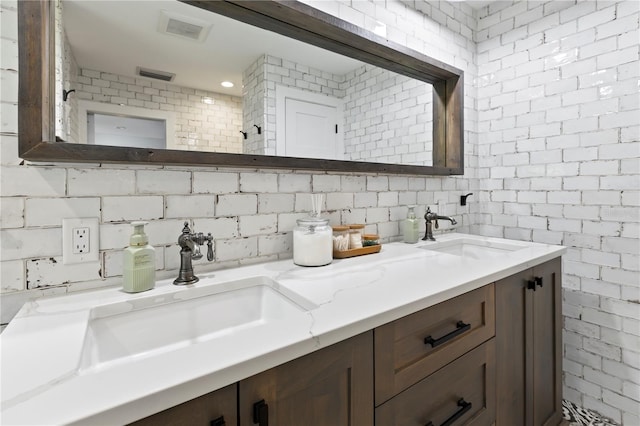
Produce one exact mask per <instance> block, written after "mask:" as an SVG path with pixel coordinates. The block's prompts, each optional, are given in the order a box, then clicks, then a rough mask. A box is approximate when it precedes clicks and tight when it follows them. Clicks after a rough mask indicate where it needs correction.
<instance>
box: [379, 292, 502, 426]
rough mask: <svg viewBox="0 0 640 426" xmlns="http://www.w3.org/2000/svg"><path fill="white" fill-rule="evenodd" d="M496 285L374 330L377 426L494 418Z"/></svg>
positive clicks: (474, 421) (477, 422)
mask: <svg viewBox="0 0 640 426" xmlns="http://www.w3.org/2000/svg"><path fill="white" fill-rule="evenodd" d="M494 302H495V299H494V286H493V284H489V285H486V286H484V287H481V288H479V289H477V290H473V291H470V292H468V293H465V294H462V295H460V296H458V297H455V298H453V299H450V300H447V301H446V302H442V303H439V304H437V305H435V306H432V307H430V308H427V309H424V310H422V311H419V312H416V313H415V314H412V315H409V316H406V317H404V318H400V319H398V320H396V321H393V322H391V323H389V324H385V325H383V326H381V327H378V328H376V329H375V331H374V353H375V357H374V359H375V396H376V397H375V402H376V409H375V417H376V422H375V425H376V426H388V425H396V426H418V425H420V426H425V425H432V426H440V425H443V424H445V425H453V424H456V425H458V424H460V425H462V424H475V425H490V424H492V423H493V422H494V420H495V402H496V400H495V342H494V339H493V337H494V335H495V317H494V313H495V306H494Z"/></svg>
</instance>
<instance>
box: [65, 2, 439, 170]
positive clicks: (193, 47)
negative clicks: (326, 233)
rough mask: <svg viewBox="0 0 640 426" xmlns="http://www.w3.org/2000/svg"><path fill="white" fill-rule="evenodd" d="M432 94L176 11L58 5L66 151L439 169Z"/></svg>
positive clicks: (131, 5) (258, 33)
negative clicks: (73, 146)
mask: <svg viewBox="0 0 640 426" xmlns="http://www.w3.org/2000/svg"><path fill="white" fill-rule="evenodd" d="M223 83H224V85H223ZM71 90H73V91H74V92H72V93H67V94H66V101H63V99H62V98H63V96H62V95H63V93H64V92H66V91H71ZM432 96H433V94H432V87H431V85H429V84H427V83H424V82H421V81H419V80H416V79H413V78H410V77H407V76H403V75H400V74H397V73H394V72H391V71H388V70H385V69H382V68H379V67H375V66H372V65H369V64H365V63H363V62H360V61H357V60H354V59H351V58H348V57H345V56H341V55H338V54H335V53H333V52H329V51H326V50H323V49H320V48H317V47H315V46H311V45H307V44H304V43H302V42H299V41H296V40H293V39H289V38H286V37H284V36H281V35H279V34H276V33H272V32H269V31H266V30H262V29H259V28H256V27H252V26H249V25H247V24H243V23H240V22H237V21H234V20H232V19H230V18H226V17H223V16H220V15H217V14H214V13H212V12H209V11H205V10H202V9H199V8H195V7H193V6H190V5H186V4H184V3H180V2H177V1H172V0H164V1H127V2H105V1H91V2H86V1H81V0H58V1H57V2H56V136H57V137H58V139H59V140H63V141H66V142H72V143H94V144H103V145H112V146H133V147H144V148H154V149H159V148H168V149H179V150H192V151H208V152H223V153H243V154H255V155H278V156H289V157H307V158H324V159H335V160H353V161H367V162H381V163H395V164H412V165H432V121H433V111H432ZM96 117H99V118H100V120H99V122H100V126H99V127H98V126H96V125H95V124H96ZM152 124H155V126H153V125H152ZM96 129H98V130H99V131H100V133H99V134H95V130H96ZM146 129H152V130H151V131H152V132H153V134H145V133H144V130H146Z"/></svg>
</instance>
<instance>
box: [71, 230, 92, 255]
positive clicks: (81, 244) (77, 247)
mask: <svg viewBox="0 0 640 426" xmlns="http://www.w3.org/2000/svg"><path fill="white" fill-rule="evenodd" d="M90 235H91V232H90V230H89V228H87V227H83V228H73V236H72V237H71V238H72V241H71V244H73V247H72V250H73V254H82V253H87V252H88V251H89V247H90V245H89V236H90Z"/></svg>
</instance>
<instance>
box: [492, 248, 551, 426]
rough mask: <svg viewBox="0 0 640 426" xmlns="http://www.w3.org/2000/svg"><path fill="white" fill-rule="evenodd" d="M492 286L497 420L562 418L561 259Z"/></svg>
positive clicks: (536, 425) (537, 424)
mask: <svg viewBox="0 0 640 426" xmlns="http://www.w3.org/2000/svg"><path fill="white" fill-rule="evenodd" d="M495 286H496V362H497V365H498V368H497V376H496V386H497V398H498V411H497V416H496V424H497V425H523V426H542V425H557V424H559V423H560V422H561V420H562V308H561V304H562V295H561V287H562V283H561V261H560V258H557V259H554V260H551V261H549V262H546V263H543V264H541V265H538V266H536V267H534V268H531V269H527V270H525V271H523V272H520V273H518V274H515V275H512V276H510V277H508V278H505V279H503V280H500V281H497V282H496V283H495Z"/></svg>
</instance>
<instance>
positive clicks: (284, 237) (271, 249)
mask: <svg viewBox="0 0 640 426" xmlns="http://www.w3.org/2000/svg"><path fill="white" fill-rule="evenodd" d="M292 250H293V244H292V238H291V234H272V235H265V236H260V237H258V254H259V255H260V256H266V255H272V254H279V253H287V254H288V253H291V252H292ZM287 257H288V256H287Z"/></svg>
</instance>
